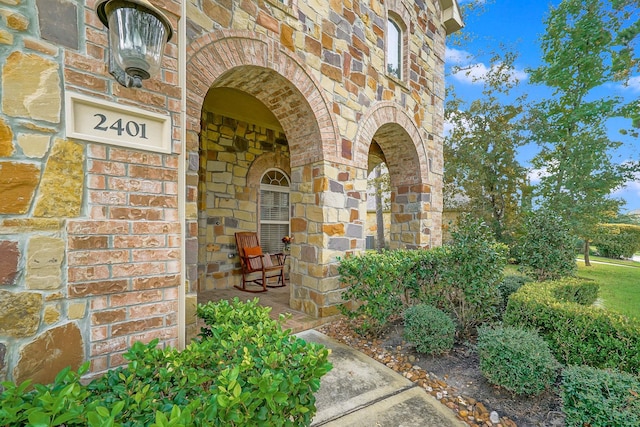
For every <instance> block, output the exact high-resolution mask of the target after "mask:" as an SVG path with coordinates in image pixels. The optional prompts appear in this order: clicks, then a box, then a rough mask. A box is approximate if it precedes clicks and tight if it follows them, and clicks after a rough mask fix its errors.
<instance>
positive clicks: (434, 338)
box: [404, 304, 456, 354]
mask: <svg viewBox="0 0 640 427" xmlns="http://www.w3.org/2000/svg"><path fill="white" fill-rule="evenodd" d="M455 334H456V325H455V323H453V320H451V318H450V317H449V316H447V314H446V313H445V312H443V311H442V310H438V309H437V308H435V307H434V306H432V305H428V304H419V305H416V306H413V307H409V308H407V310H406V311H405V312H404V338H405V339H406V340H407V341H409V342H411V343H414V344H415V345H416V350H418V351H419V352H420V353H426V354H440V353H444V352H446V351H449V350H451V348H452V347H453V339H454V338H455Z"/></svg>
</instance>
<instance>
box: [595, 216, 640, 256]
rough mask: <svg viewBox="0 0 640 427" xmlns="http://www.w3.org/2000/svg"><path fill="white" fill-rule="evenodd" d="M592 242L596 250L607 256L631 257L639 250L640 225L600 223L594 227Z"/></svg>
mask: <svg viewBox="0 0 640 427" xmlns="http://www.w3.org/2000/svg"><path fill="white" fill-rule="evenodd" d="M593 243H594V244H595V245H596V246H597V247H598V252H599V253H600V254H601V255H603V256H606V257H608V258H621V257H623V256H624V257H627V258H631V257H632V256H633V254H634V253H636V252H638V251H640V225H634V224H601V225H600V226H599V227H598V228H597V229H596V234H595V236H594V238H593Z"/></svg>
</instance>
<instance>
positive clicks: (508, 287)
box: [498, 275, 531, 315]
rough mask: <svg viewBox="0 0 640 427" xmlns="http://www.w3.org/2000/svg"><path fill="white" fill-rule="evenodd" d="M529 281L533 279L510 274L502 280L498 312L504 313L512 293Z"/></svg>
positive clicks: (499, 287) (499, 286) (499, 288)
mask: <svg viewBox="0 0 640 427" xmlns="http://www.w3.org/2000/svg"><path fill="white" fill-rule="evenodd" d="M528 282H531V279H530V278H528V277H527V276H517V275H509V276H505V277H504V279H502V282H500V284H499V285H498V291H500V306H499V308H498V312H499V314H500V315H502V314H504V311H505V310H506V309H507V302H509V297H510V296H511V294H513V293H514V292H516V291H517V290H518V289H520V288H521V287H522V285H524V284H525V283H528Z"/></svg>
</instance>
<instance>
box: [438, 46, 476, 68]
mask: <svg viewBox="0 0 640 427" xmlns="http://www.w3.org/2000/svg"><path fill="white" fill-rule="evenodd" d="M470 59H471V54H470V53H469V52H467V51H466V50H460V49H453V48H450V47H447V48H446V49H445V51H444V60H445V61H446V62H447V63H451V64H455V65H461V64H468V63H469V60H470Z"/></svg>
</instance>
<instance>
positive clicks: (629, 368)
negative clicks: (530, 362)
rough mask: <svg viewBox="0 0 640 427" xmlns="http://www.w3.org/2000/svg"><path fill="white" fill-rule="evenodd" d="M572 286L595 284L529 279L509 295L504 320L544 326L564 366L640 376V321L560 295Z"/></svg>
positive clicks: (541, 329)
mask: <svg viewBox="0 0 640 427" xmlns="http://www.w3.org/2000/svg"><path fill="white" fill-rule="evenodd" d="M567 286H569V287H570V288H574V287H577V286H587V287H592V286H593V284H592V283H590V282H585V281H581V280H579V279H573V278H570V279H563V280H559V281H549V282H534V283H527V284H526V285H524V286H523V287H521V288H520V289H519V290H518V291H517V292H516V293H514V294H513V295H511V298H509V303H508V304H507V311H506V312H505V315H504V317H503V321H504V322H505V324H507V325H512V326H521V327H525V328H531V329H536V330H538V332H539V333H540V335H541V336H542V337H543V338H544V339H545V340H546V341H547V343H548V344H549V347H550V348H551V351H552V352H553V354H554V355H555V357H556V358H557V359H558V360H559V361H560V362H561V363H562V364H564V365H588V366H593V367H596V368H614V369H618V370H621V371H625V372H630V373H633V374H636V375H637V374H638V372H640V323H638V322H637V321H634V320H630V319H628V318H627V317H625V316H622V315H618V314H616V313H611V312H608V311H606V310H603V309H600V308H596V307H593V306H585V305H581V304H578V303H575V302H566V301H562V300H561V299H558V296H557V294H556V292H560V294H563V291H556V290H557V289H562V288H566V287H567ZM591 289H592V288H591ZM591 292H592V291H588V292H585V294H591ZM577 293H580V292H577ZM564 294H565V295H566V293H564Z"/></svg>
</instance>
